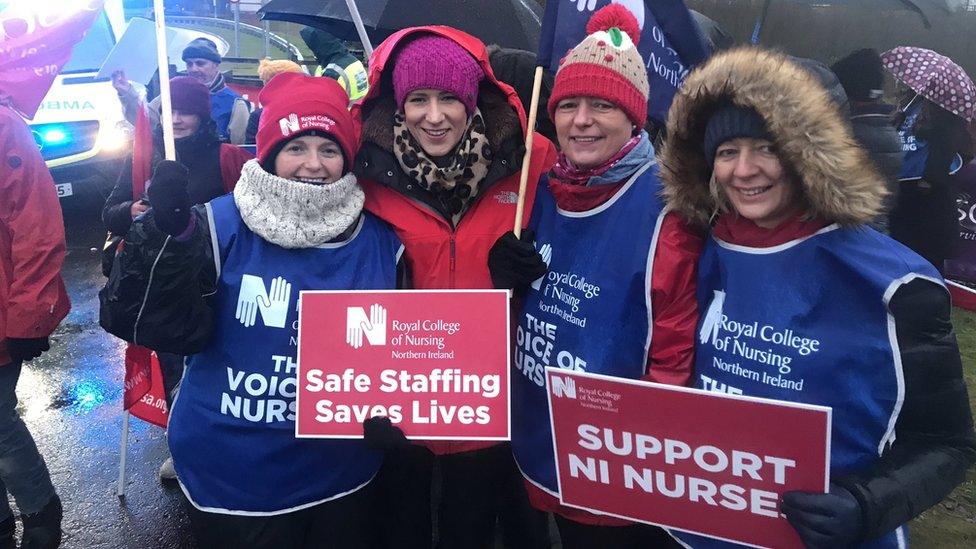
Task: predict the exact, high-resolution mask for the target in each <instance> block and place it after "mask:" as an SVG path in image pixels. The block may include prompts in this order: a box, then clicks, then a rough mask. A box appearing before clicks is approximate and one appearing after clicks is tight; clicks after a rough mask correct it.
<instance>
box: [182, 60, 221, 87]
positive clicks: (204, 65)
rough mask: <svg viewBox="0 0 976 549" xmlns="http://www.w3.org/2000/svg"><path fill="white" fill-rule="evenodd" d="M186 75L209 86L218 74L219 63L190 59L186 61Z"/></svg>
mask: <svg viewBox="0 0 976 549" xmlns="http://www.w3.org/2000/svg"><path fill="white" fill-rule="evenodd" d="M185 62H186V74H187V75H188V76H192V77H193V78H196V79H197V80H199V81H200V82H203V84H204V85H206V86H209V85H210V84H211V83H212V82H213V81H214V78H217V73H218V72H220V63H214V62H213V61H211V60H209V59H201V58H198V57H190V58H188V59H186V61H185Z"/></svg>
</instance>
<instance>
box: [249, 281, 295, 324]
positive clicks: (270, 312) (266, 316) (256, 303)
mask: <svg viewBox="0 0 976 549" xmlns="http://www.w3.org/2000/svg"><path fill="white" fill-rule="evenodd" d="M290 299H291V282H288V281H287V280H285V279H284V278H282V277H280V276H279V277H277V278H275V279H273V280H272V281H271V291H270V293H269V292H268V290H267V289H266V288H265V287H264V280H263V279H262V278H261V277H259V276H254V275H249V274H246V275H243V276H241V291H240V293H239V294H238V295H237V312H236V313H235V317H236V318H237V320H239V321H240V322H241V324H243V325H244V327H245V328H250V327H251V326H254V322H255V320H256V319H257V314H258V311H260V312H261V320H262V321H264V325H265V326H267V327H269V328H284V327H285V325H286V323H287V322H288V303H289V302H290Z"/></svg>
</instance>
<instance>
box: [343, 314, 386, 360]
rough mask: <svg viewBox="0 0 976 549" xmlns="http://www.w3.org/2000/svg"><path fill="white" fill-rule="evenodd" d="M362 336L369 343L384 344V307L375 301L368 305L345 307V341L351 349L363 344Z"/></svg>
mask: <svg viewBox="0 0 976 549" xmlns="http://www.w3.org/2000/svg"><path fill="white" fill-rule="evenodd" d="M363 336H365V337H366V341H368V342H369V344H370V345H376V346H378V345H386V309H385V308H384V307H383V306H382V305H379V304H377V303H374V304H372V305H371V306H370V307H369V316H366V310H365V309H363V308H362V307H346V343H348V344H349V345H350V346H351V347H352V348H353V349H359V348H360V347H362V346H363Z"/></svg>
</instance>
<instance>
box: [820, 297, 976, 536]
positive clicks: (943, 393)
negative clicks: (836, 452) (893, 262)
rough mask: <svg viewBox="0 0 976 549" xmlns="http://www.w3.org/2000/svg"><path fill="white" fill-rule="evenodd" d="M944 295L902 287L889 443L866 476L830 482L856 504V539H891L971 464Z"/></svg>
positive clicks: (975, 439) (973, 443) (895, 313)
mask: <svg viewBox="0 0 976 549" xmlns="http://www.w3.org/2000/svg"><path fill="white" fill-rule="evenodd" d="M951 309H952V304H951V302H950V299H949V292H948V291H946V289H945V288H943V287H941V286H939V285H936V284H934V283H932V282H930V281H927V280H923V279H915V280H913V281H912V282H909V283H908V284H905V285H904V286H902V287H901V288H900V289H899V290H898V291H897V292H895V295H894V296H893V297H892V299H891V301H890V302H889V304H888V310H889V311H890V312H891V315H892V317H894V320H895V331H896V335H897V339H898V349H899V351H900V352H901V365H902V372H903V375H904V380H905V401H904V404H903V405H902V408H901V413H900V414H899V415H898V421H897V423H896V424H895V436H896V439H895V442H894V444H892V445H891V447H890V448H888V449H887V450H886V451H885V452H884V453H883V454H882V456H881V459H880V460H878V461H877V463H875V465H874V466H873V467H871V468H870V469H868V470H865V471H861V472H859V473H858V474H856V475H852V476H848V477H841V478H836V479H832V480H833V481H834V482H837V483H839V484H841V485H843V486H845V487H846V488H847V489H849V490H850V491H851V493H853V494H854V496H855V497H856V498H857V499H858V501H859V502H860V504H861V511H862V516H863V519H864V529H863V531H862V539H865V540H870V539H873V538H876V537H879V536H882V535H884V534H886V533H888V532H891V531H892V530H894V529H895V528H897V527H898V526H900V525H902V524H904V523H906V522H908V521H909V520H911V519H912V518H914V517H916V516H918V515H919V514H920V513H921V512H922V511H925V510H926V509H928V508H930V507H932V506H933V505H935V504H937V503H939V501H941V500H942V498H944V497H946V496H947V495H948V494H949V492H951V491H952V490H953V488H955V487H956V486H958V485H959V484H960V483H961V482H963V481H964V480H965V479H966V471H967V470H968V469H969V467H970V466H972V464H973V463H974V462H976V435H974V433H973V418H972V412H971V411H970V409H969V397H968V394H967V390H966V383H965V380H964V379H963V376H962V360H961V359H960V356H959V346H958V344H957V343H956V334H955V331H954V330H953V328H952V322H951V321H950V318H949V313H950V311H951Z"/></svg>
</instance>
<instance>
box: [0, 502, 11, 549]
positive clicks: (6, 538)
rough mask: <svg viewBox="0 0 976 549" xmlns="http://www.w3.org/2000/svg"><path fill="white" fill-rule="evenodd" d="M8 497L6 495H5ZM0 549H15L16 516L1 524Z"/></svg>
mask: <svg viewBox="0 0 976 549" xmlns="http://www.w3.org/2000/svg"><path fill="white" fill-rule="evenodd" d="M4 497H6V494H4ZM0 549H14V516H13V515H10V518H7V519H5V520H4V521H3V522H0Z"/></svg>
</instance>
